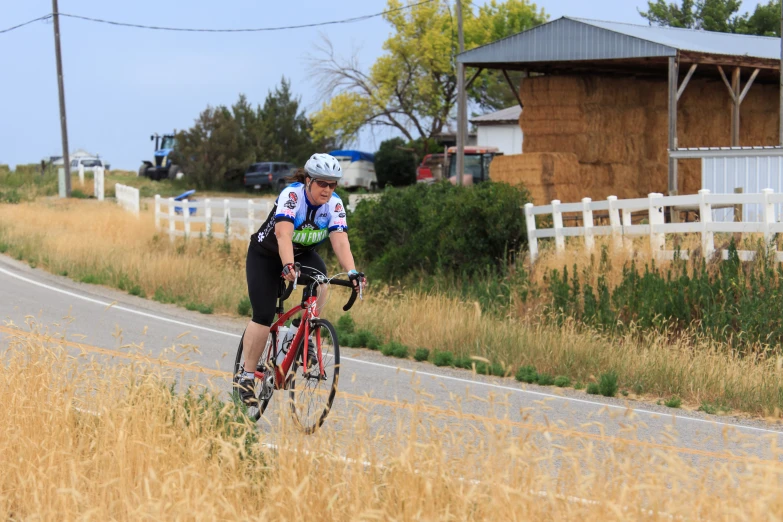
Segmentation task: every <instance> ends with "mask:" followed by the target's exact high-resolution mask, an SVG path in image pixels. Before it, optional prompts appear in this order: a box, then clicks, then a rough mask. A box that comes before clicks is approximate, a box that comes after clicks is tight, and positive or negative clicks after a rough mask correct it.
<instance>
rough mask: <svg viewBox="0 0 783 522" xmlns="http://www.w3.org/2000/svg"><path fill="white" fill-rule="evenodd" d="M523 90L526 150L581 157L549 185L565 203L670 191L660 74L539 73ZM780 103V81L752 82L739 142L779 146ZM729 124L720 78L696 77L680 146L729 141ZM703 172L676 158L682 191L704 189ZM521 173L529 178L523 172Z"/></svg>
mask: <svg viewBox="0 0 783 522" xmlns="http://www.w3.org/2000/svg"><path fill="white" fill-rule="evenodd" d="M743 82H744V78H743ZM521 95H522V100H523V101H524V102H525V110H524V111H523V112H522V115H521V116H520V125H521V127H522V130H523V132H524V135H525V146H524V149H525V155H527V154H528V153H531V152H539V153H543V152H557V153H567V154H574V155H575V156H576V157H577V159H578V162H579V168H578V169H575V170H572V171H571V173H570V175H569V176H571V177H569V179H568V183H567V184H565V185H564V186H563V188H562V189H560V188H555V189H552V190H553V191H554V193H557V194H560V199H561V200H562V201H564V202H565V201H579V200H580V199H581V198H583V197H591V198H593V199H605V198H606V197H607V196H609V195H616V196H618V197H619V198H633V197H643V196H646V195H647V194H648V193H650V192H662V193H666V192H667V190H668V181H667V180H668V162H667V144H668V101H667V81H666V80H665V79H664V78H661V79H639V78H623V77H619V78H618V77H601V76H541V77H535V78H530V79H526V80H525V81H524V82H523V84H522V89H521ZM777 103H778V94H777V86H773V85H754V86H753V88H752V89H751V90H750V91H749V94H748V96H747V98H746V99H745V102H744V103H743V107H742V114H741V121H742V124H741V134H740V141H741V144H742V145H774V144H776V141H777V126H778V119H777ZM730 129H731V102H730V99H729V95H728V92H727V90H726V87H725V85H724V84H723V83H722V82H721V81H720V80H707V79H693V80H692V81H691V82H690V84H689V85H688V88H687V89H686V90H685V93H684V94H683V96H682V98H681V99H680V102H679V112H678V133H679V145H680V147H717V146H729V145H730V144H731V130H730ZM536 161H538V160H531V163H529V164H526V165H532V164H534V163H535V162H536ZM520 168H522V167H521V166H520ZM525 168H527V167H525ZM700 169H701V164H700V162H699V161H698V160H690V161H684V160H683V161H680V171H679V187H678V190H679V192H680V193H681V194H692V193H695V192H697V191H698V190H699V189H700V188H701V170H700ZM518 176H524V177H526V178H530V177H531V176H532V175H531V174H530V173H526V174H522V173H521V171H520V173H519V174H518ZM544 192H545V191H544ZM566 194H567V195H568V197H566ZM537 203H538V201H537Z"/></svg>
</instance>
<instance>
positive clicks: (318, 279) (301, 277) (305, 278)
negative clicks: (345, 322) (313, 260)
mask: <svg viewBox="0 0 783 522" xmlns="http://www.w3.org/2000/svg"><path fill="white" fill-rule="evenodd" d="M294 266H295V267H296V272H297V274H298V276H297V278H296V280H295V281H292V282H289V283H288V286H287V287H286V289H285V292H284V293H283V295H282V296H281V300H283V301H285V300H286V299H288V298H289V297H290V296H291V292H293V291H294V289H295V288H296V283H297V282H301V283H307V282H311V283H317V284H326V283H328V284H332V285H337V286H344V287H346V288H350V289H351V297H350V298H349V299H348V302H347V303H346V304H345V306H343V311H344V312H347V311H348V310H350V309H351V307H352V306H353V305H354V303H355V302H356V298H357V297H358V295H359V290H358V289H357V288H356V287H355V286H354V285H353V283H352V282H351V281H348V280H345V279H329V278H328V277H324V276H321V275H316V276H311V275H309V274H302V273H301V270H300V269H301V265H300V264H299V263H296V264H295V265H294Z"/></svg>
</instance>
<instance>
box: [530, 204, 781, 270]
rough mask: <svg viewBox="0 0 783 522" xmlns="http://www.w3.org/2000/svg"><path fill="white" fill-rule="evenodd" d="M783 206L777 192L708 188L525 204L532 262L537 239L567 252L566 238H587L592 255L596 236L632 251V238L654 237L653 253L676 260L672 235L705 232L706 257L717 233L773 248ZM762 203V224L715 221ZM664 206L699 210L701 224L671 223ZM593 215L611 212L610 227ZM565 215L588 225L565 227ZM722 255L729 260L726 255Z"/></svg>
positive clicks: (746, 256) (742, 255) (703, 247)
mask: <svg viewBox="0 0 783 522" xmlns="http://www.w3.org/2000/svg"><path fill="white" fill-rule="evenodd" d="M781 203H783V193H775V192H774V191H773V190H772V189H764V190H762V191H761V193H757V194H712V193H710V191H709V190H707V189H704V190H700V191H699V193H698V194H692V195H688V196H666V197H664V196H663V194H658V193H652V194H649V196H648V197H646V198H638V199H624V200H618V199H617V197H615V196H609V197H608V198H607V199H606V201H592V200H591V199H590V198H584V199H582V201H581V202H580V203H561V202H560V201H558V200H554V201H552V204H551V205H544V206H538V207H536V206H533V204H532V203H528V204H526V205H525V221H526V222H527V233H528V241H529V248H530V261H531V263H535V261H536V258H537V257H538V240H539V239H543V238H554V240H555V248H556V249H557V250H558V251H559V252H563V251H564V250H565V238H566V237H582V238H584V246H585V248H586V249H587V250H588V251H591V250H593V249H594V248H595V237H596V236H611V237H612V238H613V242H614V246H615V248H623V247H625V248H629V249H630V248H631V242H630V241H628V240H626V238H628V237H632V236H649V237H650V247H651V249H652V252H653V255H655V256H656V257H658V258H660V259H673V257H674V255H675V251H674V250H667V249H666V235H667V234H700V235H701V251H702V254H703V255H704V256H705V257H709V256H711V255H712V254H713V253H714V252H715V241H714V234H715V233H728V234H731V233H735V234H736V233H755V234H763V237H764V240H765V242H766V244H767V245H771V243H772V240H773V239H774V237H775V234H777V233H781V232H783V223H780V222H779V221H778V220H776V218H775V211H776V206H777V205H779V204H781ZM740 205H742V206H744V205H759V207H760V209H761V212H760V213H759V220H758V221H745V222H725V221H724V222H716V221H714V220H713V212H714V208H715V207H720V208H727V207H730V206H740ZM665 207H677V208H679V209H680V210H682V209H688V210H696V211H698V212H699V219H700V221H699V222H692V223H666V222H665V219H664V208H665ZM593 212H608V216H609V224H608V225H602V226H596V225H595V220H594V219H593ZM634 212H643V213H644V215H645V218H646V220H647V224H637V225H634V224H633V223H632V220H631V218H632V213H634ZM563 213H578V214H581V221H582V224H583V226H579V227H577V226H573V227H565V226H563ZM543 215H551V216H552V224H553V227H552V228H547V229H537V228H536V220H535V216H543ZM679 255H680V257H681V258H683V259H688V252H681V253H680V254H679ZM739 255H740V258H741V259H743V260H749V259H752V258H753V256H754V255H755V252H753V251H740V252H739ZM775 255H776V257H777V260H778V261H783V252H777V251H776V252H775ZM722 257H723V258H724V259H726V258H727V257H728V253H727V251H725V250H724V251H723V252H722Z"/></svg>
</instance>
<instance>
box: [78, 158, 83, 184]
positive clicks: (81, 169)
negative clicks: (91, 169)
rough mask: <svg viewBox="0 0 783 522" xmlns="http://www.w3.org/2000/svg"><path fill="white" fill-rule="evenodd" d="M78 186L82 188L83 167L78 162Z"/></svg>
mask: <svg viewBox="0 0 783 522" xmlns="http://www.w3.org/2000/svg"><path fill="white" fill-rule="evenodd" d="M79 185H80V186H82V187H83V186H84V165H82V163H81V162H79Z"/></svg>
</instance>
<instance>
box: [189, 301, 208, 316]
mask: <svg viewBox="0 0 783 522" xmlns="http://www.w3.org/2000/svg"><path fill="white" fill-rule="evenodd" d="M185 308H186V309H188V310H190V311H191V312H196V311H198V312H200V313H202V314H211V313H212V312H213V311H214V310H213V308H212V306H210V305H206V304H201V303H185Z"/></svg>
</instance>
